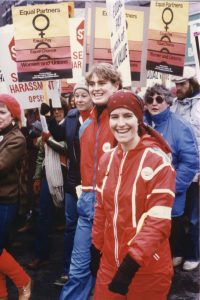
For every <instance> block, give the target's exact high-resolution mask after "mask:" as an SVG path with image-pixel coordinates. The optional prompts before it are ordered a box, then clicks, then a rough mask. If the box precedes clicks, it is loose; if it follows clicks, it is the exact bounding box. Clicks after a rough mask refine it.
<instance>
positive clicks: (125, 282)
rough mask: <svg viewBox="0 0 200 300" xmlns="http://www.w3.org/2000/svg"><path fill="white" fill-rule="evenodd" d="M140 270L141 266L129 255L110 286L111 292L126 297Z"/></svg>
mask: <svg viewBox="0 0 200 300" xmlns="http://www.w3.org/2000/svg"><path fill="white" fill-rule="evenodd" d="M139 268H140V265H138V263H137V262H136V261H135V260H134V259H133V258H132V257H131V256H130V255H129V254H127V255H126V256H125V257H124V259H123V261H122V263H121V264H120V266H119V268H118V270H117V272H116V273H115V275H114V277H113V279H112V281H111V283H110V284H109V285H108V288H109V290H110V291H111V292H113V293H118V294H121V295H126V294H127V293H128V287H129V285H130V283H131V281H132V279H133V277H134V275H135V273H136V272H137V271H138V269H139Z"/></svg>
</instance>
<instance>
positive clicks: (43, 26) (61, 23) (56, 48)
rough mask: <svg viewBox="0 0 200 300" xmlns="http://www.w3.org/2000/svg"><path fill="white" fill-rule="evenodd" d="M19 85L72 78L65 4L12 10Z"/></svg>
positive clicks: (21, 7) (22, 7)
mask: <svg viewBox="0 0 200 300" xmlns="http://www.w3.org/2000/svg"><path fill="white" fill-rule="evenodd" d="M12 14H13V24H14V32H15V34H14V37H15V49H16V62H17V71H18V78H19V81H31V80H55V79H60V78H71V77H72V63H71V51H70V39H69V18H68V5H67V3H58V4H48V5H46V4H45V5H34V6H16V7H13V8H12Z"/></svg>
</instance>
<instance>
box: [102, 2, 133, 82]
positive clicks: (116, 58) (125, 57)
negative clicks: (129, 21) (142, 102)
mask: <svg viewBox="0 0 200 300" xmlns="http://www.w3.org/2000/svg"><path fill="white" fill-rule="evenodd" d="M106 6H107V14H108V21H109V29H110V41H111V50H112V61H113V65H114V66H115V67H116V69H117V70H118V71H119V72H120V73H121V75H122V81H123V86H124V87H130V86H131V70H130V58H129V48H128V39H127V26H126V19H125V7H124V0H117V1H115V0H107V1H106Z"/></svg>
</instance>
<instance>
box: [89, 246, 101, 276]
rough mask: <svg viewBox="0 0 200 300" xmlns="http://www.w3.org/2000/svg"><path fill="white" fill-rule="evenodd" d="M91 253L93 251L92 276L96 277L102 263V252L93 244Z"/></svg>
mask: <svg viewBox="0 0 200 300" xmlns="http://www.w3.org/2000/svg"><path fill="white" fill-rule="evenodd" d="M90 253H91V262H90V270H91V273H92V276H94V277H96V276H97V272H98V269H99V265H100V260H101V252H100V250H98V249H97V248H96V247H95V246H94V245H93V244H92V246H91V248H90Z"/></svg>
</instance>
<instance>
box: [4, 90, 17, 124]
mask: <svg viewBox="0 0 200 300" xmlns="http://www.w3.org/2000/svg"><path fill="white" fill-rule="evenodd" d="M0 103H3V104H5V105H6V107H7V109H8V110H9V112H10V113H11V115H12V117H13V119H15V120H16V121H20V120H21V109H20V105H19V102H18V101H17V100H16V99H15V98H14V97H13V96H11V95H8V94H0Z"/></svg>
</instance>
